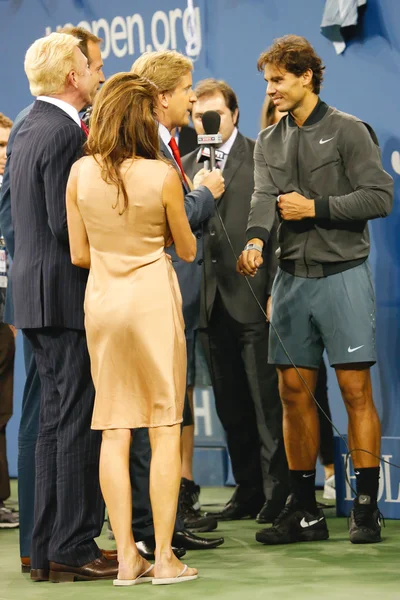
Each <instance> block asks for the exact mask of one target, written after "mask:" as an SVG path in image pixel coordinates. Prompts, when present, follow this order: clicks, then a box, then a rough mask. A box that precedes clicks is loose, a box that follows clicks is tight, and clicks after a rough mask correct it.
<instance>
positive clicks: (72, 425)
mask: <svg viewBox="0 0 400 600" xmlns="http://www.w3.org/2000/svg"><path fill="white" fill-rule="evenodd" d="M84 141H85V135H84V133H83V132H82V130H81V128H80V127H79V126H78V125H77V124H76V123H75V122H74V120H73V119H71V118H70V117H69V116H68V115H67V113H65V112H64V111H63V110H61V109H60V108H58V107H57V106H54V105H52V104H49V103H46V102H43V101H38V100H37V101H36V102H35V103H34V105H33V108H32V110H31V111H30V113H29V115H28V116H27V117H26V119H25V121H24V124H23V125H22V127H21V129H20V131H19V132H18V134H17V136H16V138H15V141H14V145H13V153H12V160H11V161H10V188H11V190H12V194H11V212H12V220H13V226H14V231H15V254H14V262H13V267H12V274H11V277H12V285H13V300H14V323H15V325H16V327H18V328H19V329H23V330H24V333H25V334H26V336H27V337H28V338H29V340H30V341H31V343H32V345H33V348H34V353H35V359H36V363H37V367H38V371H39V375H40V380H41V386H42V390H41V401H40V417H39V418H40V423H39V436H38V440H37V445H36V485H35V525H34V531H33V536H32V549H31V567H32V568H33V569H47V568H48V561H55V562H58V563H62V564H66V565H71V566H81V565H84V564H87V563H89V562H91V561H92V560H94V559H95V558H98V557H100V556H101V553H100V550H99V549H98V547H97V546H96V544H95V542H94V539H93V538H94V537H97V536H98V535H99V534H100V532H101V526H102V522H103V516H104V504H103V501H102V497H101V493H100V486H99V481H98V460H99V447H100V439H101V438H100V435H99V432H93V431H91V430H90V420H91V414H92V410H93V400H94V388H93V383H92V380H91V376H90V361H89V355H88V352H87V347H86V337H85V333H84V325H83V322H84V313H83V300H84V293H85V287H86V279H87V274H88V272H87V271H86V270H84V269H80V268H78V267H75V266H73V265H72V263H71V258H70V253H69V244H68V230H67V218H66V207H65V190H66V184H67V180H68V176H69V171H70V168H71V166H72V164H73V163H74V162H75V160H77V159H78V158H79V157H80V156H81V155H82V145H83V143H84Z"/></svg>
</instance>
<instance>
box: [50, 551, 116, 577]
mask: <svg viewBox="0 0 400 600" xmlns="http://www.w3.org/2000/svg"><path fill="white" fill-rule="evenodd" d="M117 574H118V563H117V561H116V560H107V559H106V558H104V556H101V557H100V558H96V559H95V560H92V562H90V563H88V564H87V565H83V566H82V567H70V566H69V565H60V564H59V563H55V562H51V561H50V575H49V579H50V581H52V582H53V583H63V582H72V581H96V580H99V579H115V578H116V577H117Z"/></svg>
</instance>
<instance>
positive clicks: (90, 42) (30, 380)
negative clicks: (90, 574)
mask: <svg viewBox="0 0 400 600" xmlns="http://www.w3.org/2000/svg"><path fill="white" fill-rule="evenodd" d="M59 33H68V34H70V35H73V36H75V37H76V38H78V39H79V49H80V50H81V51H82V52H83V54H84V55H85V56H86V58H87V59H88V63H89V69H90V71H91V73H92V78H93V82H94V83H95V82H96V80H97V85H98V87H100V85H101V84H102V83H104V81H105V77H104V73H103V60H102V57H101V51H100V44H101V42H102V40H101V39H100V38H98V37H97V36H95V35H93V34H92V33H90V32H89V31H87V30H86V29H83V28H81V27H66V28H64V29H61V30H60V31H59ZM32 106H33V104H31V105H29V106H28V107H26V108H25V109H24V110H22V111H21V112H20V113H19V115H18V116H17V118H16V120H15V122H14V125H13V127H12V130H11V133H10V137H9V140H8V145H7V163H6V167H5V170H4V179H3V186H2V189H1V194H0V228H1V230H2V232H3V235H4V238H5V242H6V247H7V251H8V253H9V255H10V256H11V258H13V257H14V229H13V226H12V220H11V195H10V177H9V166H10V159H11V154H12V148H13V144H14V140H15V138H16V136H17V134H18V132H19V130H20V129H21V127H22V125H23V123H24V120H25V117H26V116H27V115H28V114H29V112H30V110H31V109H32ZM4 321H5V322H6V323H11V324H12V323H14V310H13V303H12V286H11V281H9V285H8V290H7V296H6V306H5V312H4ZM22 340H23V349H24V362H25V372H26V381H25V386H24V393H23V398H22V411H21V421H20V427H19V435H18V501H19V511H20V555H21V569H22V572H29V571H30V551H31V539H32V531H33V521H34V502H33V497H34V489H35V448H36V440H37V435H38V430H39V406H40V377H39V373H38V371H37V366H36V361H35V357H34V353H33V348H32V345H31V343H30V342H29V340H28V338H27V337H26V335H23V338H22Z"/></svg>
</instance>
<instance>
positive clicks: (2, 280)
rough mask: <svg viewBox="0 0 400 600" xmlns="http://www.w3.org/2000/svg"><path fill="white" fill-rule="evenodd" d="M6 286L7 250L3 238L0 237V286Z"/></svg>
mask: <svg viewBox="0 0 400 600" xmlns="http://www.w3.org/2000/svg"><path fill="white" fill-rule="evenodd" d="M6 287H7V252H6V246H5V243H4V238H3V237H2V238H0V288H6Z"/></svg>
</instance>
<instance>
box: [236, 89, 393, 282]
mask: <svg viewBox="0 0 400 600" xmlns="http://www.w3.org/2000/svg"><path fill="white" fill-rule="evenodd" d="M254 160H255V171H254V179H255V188H254V193H253V196H252V200H251V207H250V214H249V220H248V228H247V239H252V238H260V239H262V240H264V242H267V241H268V238H269V233H270V231H271V229H272V226H273V224H274V219H275V216H276V212H277V197H278V195H279V194H285V193H289V192H298V193H299V194H302V195H303V196H305V197H306V198H309V199H312V200H315V212H316V217H315V218H314V219H303V220H301V221H283V220H281V224H280V227H279V232H278V241H279V245H280V250H278V252H280V256H279V259H280V267H281V268H282V269H283V270H285V271H288V272H289V273H292V274H293V275H296V276H299V277H324V276H327V275H332V274H334V273H339V272H341V271H345V270H347V269H350V268H352V267H354V266H357V265H358V264H361V263H362V262H364V261H365V260H366V259H367V257H368V254H369V248H370V243H369V231H368V220H369V219H376V218H378V217H386V216H387V215H388V214H389V213H390V211H391V209H392V204H393V180H392V178H391V177H390V175H389V174H388V173H386V171H384V169H383V167H382V162H381V157H380V150H379V147H378V142H377V138H376V135H375V133H374V132H373V130H372V129H371V128H370V127H369V126H368V125H366V124H365V123H363V122H362V121H360V120H359V119H357V118H356V117H353V116H352V115H348V114H346V113H343V112H340V111H339V110H337V109H336V108H332V107H330V106H328V105H327V104H325V103H324V102H321V101H320V100H319V101H318V104H317V105H316V107H315V109H314V110H313V112H312V113H311V115H310V116H309V117H308V119H307V120H306V122H305V123H304V125H303V126H302V127H298V126H297V125H296V123H295V121H294V119H293V117H292V116H291V115H290V114H289V115H287V116H286V117H284V118H283V119H281V121H280V122H279V123H277V124H276V125H272V126H271V127H268V128H267V129H264V130H263V131H261V132H260V134H259V136H258V139H257V143H256V147H255V151H254Z"/></svg>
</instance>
